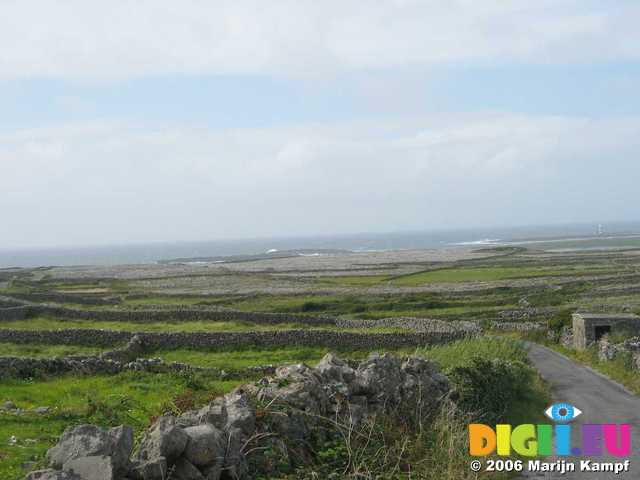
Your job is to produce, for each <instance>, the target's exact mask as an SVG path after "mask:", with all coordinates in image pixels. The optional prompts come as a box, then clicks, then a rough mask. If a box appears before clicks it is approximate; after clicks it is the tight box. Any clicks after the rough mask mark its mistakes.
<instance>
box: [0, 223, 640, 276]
mask: <svg viewBox="0 0 640 480" xmlns="http://www.w3.org/2000/svg"><path fill="white" fill-rule="evenodd" d="M474 245H475V246H487V245H494V246H503V245H522V246H527V247H529V248H543V249H552V250H562V249H587V248H588V249H592V248H640V223H617V224H605V225H601V226H599V225H598V224H572V225H553V226H529V227H513V228H475V229H466V230H437V231H431V232H429V231H424V232H396V233H375V234H357V235H326V236H314V237H280V238H259V239H239V240H218V241H202V242H179V243H160V242H157V243H149V244H136V245H111V246H95V247H91V246H86V247H74V248H47V249H25V250H1V249H0V268H10V267H25V268H26V267H40V266H54V265H57V266H70V265H118V264H136V263H155V262H158V261H162V260H170V259H176V258H180V259H189V258H202V257H221V258H224V257H226V256H237V255H256V254H264V253H266V252H277V251H284V250H287V251H289V250H293V251H295V250H303V251H304V252H306V253H304V254H313V253H309V252H313V250H314V249H317V250H319V251H322V250H346V251H355V252H358V251H376V250H406V249H433V248H452V247H462V246H474Z"/></svg>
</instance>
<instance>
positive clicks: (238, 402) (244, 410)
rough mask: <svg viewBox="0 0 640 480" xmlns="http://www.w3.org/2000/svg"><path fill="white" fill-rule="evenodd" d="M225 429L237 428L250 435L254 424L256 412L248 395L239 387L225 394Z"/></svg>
mask: <svg viewBox="0 0 640 480" xmlns="http://www.w3.org/2000/svg"><path fill="white" fill-rule="evenodd" d="M224 406H225V410H226V420H227V421H226V423H225V430H233V429H239V430H241V431H242V432H243V433H244V434H245V435H251V434H252V433H253V431H254V429H255V426H256V412H255V410H254V408H253V405H251V402H250V401H249V397H248V395H247V394H246V393H245V392H244V391H243V390H241V389H236V390H235V391H233V392H231V393H229V394H227V395H225V397H224Z"/></svg>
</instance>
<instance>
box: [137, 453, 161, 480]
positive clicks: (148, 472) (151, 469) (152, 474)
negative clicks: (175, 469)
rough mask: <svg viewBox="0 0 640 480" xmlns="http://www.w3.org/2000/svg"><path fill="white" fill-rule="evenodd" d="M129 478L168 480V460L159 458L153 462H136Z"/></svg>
mask: <svg viewBox="0 0 640 480" xmlns="http://www.w3.org/2000/svg"><path fill="white" fill-rule="evenodd" d="M129 476H130V477H131V478H132V479H133V480H165V479H166V478H167V460H166V458H164V457H157V458H154V459H153V460H147V461H140V460H137V461H134V462H133V465H132V467H131V469H130V470H129Z"/></svg>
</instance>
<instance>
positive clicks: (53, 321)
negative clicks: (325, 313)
mask: <svg viewBox="0 0 640 480" xmlns="http://www.w3.org/2000/svg"><path fill="white" fill-rule="evenodd" d="M0 328H9V329H16V330H58V329H68V328H82V329H87V328H88V329H104V330H123V331H126V332H250V331H273V330H287V329H295V328H302V329H306V328H308V325H305V324H299V323H278V324H273V325H265V324H254V323H248V322H214V321H191V322H189V321H186V322H149V323H146V322H145V323H142V322H107V321H104V322H103V321H92V320H64V319H58V318H44V317H40V318H30V319H28V320H18V321H14V322H6V323H0Z"/></svg>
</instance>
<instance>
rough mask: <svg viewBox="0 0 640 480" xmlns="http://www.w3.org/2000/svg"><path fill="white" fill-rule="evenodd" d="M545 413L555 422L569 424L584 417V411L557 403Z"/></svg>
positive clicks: (566, 404) (568, 404)
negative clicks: (577, 418) (579, 417)
mask: <svg viewBox="0 0 640 480" xmlns="http://www.w3.org/2000/svg"><path fill="white" fill-rule="evenodd" d="M544 413H545V415H546V416H547V417H549V418H550V419H551V420H553V421H555V422H560V423H567V422H570V421H571V420H574V419H575V418H576V417H578V416H580V415H582V410H580V409H579V408H577V407H574V406H573V405H571V404H570V403H555V404H553V405H551V406H550V407H549V408H547V409H546V410H545V411H544Z"/></svg>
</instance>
